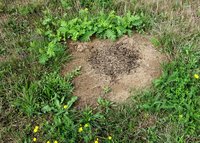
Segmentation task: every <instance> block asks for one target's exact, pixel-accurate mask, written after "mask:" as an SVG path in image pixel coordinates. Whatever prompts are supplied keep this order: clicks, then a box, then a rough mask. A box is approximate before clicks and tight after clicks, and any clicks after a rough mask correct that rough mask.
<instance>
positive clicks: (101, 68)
mask: <svg viewBox="0 0 200 143" xmlns="http://www.w3.org/2000/svg"><path fill="white" fill-rule="evenodd" d="M68 43H69V44H68V47H69V49H70V51H71V53H72V57H73V59H72V60H71V62H68V63H67V64H66V65H64V67H63V70H62V74H64V75H65V74H67V73H68V72H70V71H73V70H74V69H76V68H77V67H80V66H81V67H82V69H81V75H79V76H78V77H77V78H75V79H74V81H73V83H74V85H75V90H74V95H76V96H78V97H79V101H78V103H77V107H84V106H96V105H97V99H98V98H99V97H104V98H106V99H108V100H111V101H113V102H117V103H120V102H123V101H125V100H126V99H127V98H128V97H130V96H131V95H132V94H133V93H131V92H132V91H133V92H134V91H137V90H141V89H145V88H148V87H150V86H151V83H152V81H153V80H154V79H155V78H158V77H159V76H160V75H161V73H162V71H161V63H163V62H167V58H166V56H165V55H163V54H161V53H160V52H159V51H158V50H156V49H155V48H154V47H153V45H152V44H151V42H149V40H148V38H146V37H144V36H141V35H139V34H135V35H134V36H132V37H128V36H124V37H122V38H120V39H119V40H117V41H115V42H113V41H110V40H98V39H94V40H93V41H91V42H87V43H80V42H68ZM108 88H109V89H111V91H110V92H107V91H106V90H105V89H108Z"/></svg>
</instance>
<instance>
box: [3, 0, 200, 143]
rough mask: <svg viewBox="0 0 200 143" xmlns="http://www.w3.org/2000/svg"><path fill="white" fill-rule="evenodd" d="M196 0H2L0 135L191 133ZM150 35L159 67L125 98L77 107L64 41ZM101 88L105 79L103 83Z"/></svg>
mask: <svg viewBox="0 0 200 143" xmlns="http://www.w3.org/2000/svg"><path fill="white" fill-rule="evenodd" d="M198 5H199V1H198V0H194V1H192V2H191V1H187V0H182V1H173V0H169V1H164V0H163V1H153V0H152V1H151V0H138V1H136V0H130V1H129V0H124V1H121V0H97V1H94V0H77V1H74V0H49V1H43V0H37V1H28V0H25V1H21V0H14V1H13V0H1V1H0V142H9V143H10V142H13V143H22V142H23V143H29V142H47V143H62V142H63V143H64V142H71V143H74V142H75V143H76V142H86V143H87V142H88V143H90V142H95V143H101V142H105V143H112V142H114V143H115V142H116V143H129V142H130V143H132V142H137V143H138V142H149V143H151V142H159V143H161V142H172V143H176V142H177V143H186V142H191V143H193V142H200V136H199V135H200V111H199V108H200V97H199V95H200V82H199V81H200V79H199V75H200V68H199V66H200V48H199V45H200V33H199V31H200V11H199V9H198ZM136 32H137V33H141V34H143V35H148V36H150V37H151V42H152V43H153V44H154V46H155V47H156V48H157V49H158V50H160V51H162V52H164V53H165V54H167V55H168V56H169V59H170V60H169V62H168V63H165V64H163V65H162V66H163V73H162V75H161V77H160V78H159V79H157V80H155V81H154V82H153V85H152V87H151V88H149V89H146V90H145V91H138V93H137V94H133V96H132V98H131V99H129V101H127V102H126V103H124V104H120V105H118V104H114V103H111V102H110V101H107V100H105V99H103V98H100V99H99V100H98V104H99V106H98V107H95V108H93V107H86V108H83V109H81V110H80V109H77V108H76V106H74V104H76V101H77V100H78V99H77V97H75V96H74V95H73V90H74V85H73V82H72V80H73V78H75V77H76V76H78V75H79V74H81V69H80V68H79V67H77V69H74V71H71V72H70V73H68V74H67V75H62V74H61V70H62V65H63V64H66V63H67V62H68V61H69V60H70V59H71V57H72V56H73V55H70V52H69V51H68V47H67V46H66V43H67V42H68V41H69V40H73V41H90V40H92V38H102V39H111V40H116V39H117V38H119V37H121V36H123V35H124V34H128V35H131V34H134V33H136ZM105 92H107V89H106V90H105Z"/></svg>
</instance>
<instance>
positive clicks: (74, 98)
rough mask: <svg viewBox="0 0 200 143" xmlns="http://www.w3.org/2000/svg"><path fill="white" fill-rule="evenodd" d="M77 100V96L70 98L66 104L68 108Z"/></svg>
mask: <svg viewBox="0 0 200 143" xmlns="http://www.w3.org/2000/svg"><path fill="white" fill-rule="evenodd" d="M77 99H78V97H77V96H73V97H72V98H71V100H70V101H68V102H67V106H68V108H70V107H71V106H72V105H73V104H74V103H75V102H76V100H77Z"/></svg>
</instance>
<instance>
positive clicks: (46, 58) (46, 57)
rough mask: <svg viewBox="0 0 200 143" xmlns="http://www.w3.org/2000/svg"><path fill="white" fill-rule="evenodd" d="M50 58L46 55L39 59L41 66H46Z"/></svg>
mask: <svg viewBox="0 0 200 143" xmlns="http://www.w3.org/2000/svg"><path fill="white" fill-rule="evenodd" d="M48 59H49V58H48V56H47V55H46V54H42V55H41V56H40V57H39V63H40V64H45V63H46V62H47V61H48Z"/></svg>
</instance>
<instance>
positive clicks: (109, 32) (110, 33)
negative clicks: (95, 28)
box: [104, 29, 117, 40]
mask: <svg viewBox="0 0 200 143" xmlns="http://www.w3.org/2000/svg"><path fill="white" fill-rule="evenodd" d="M104 38H109V39H111V40H115V39H116V38H117V36H116V33H115V32H114V31H113V30H110V29H108V30H106V31H105V34H104Z"/></svg>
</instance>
